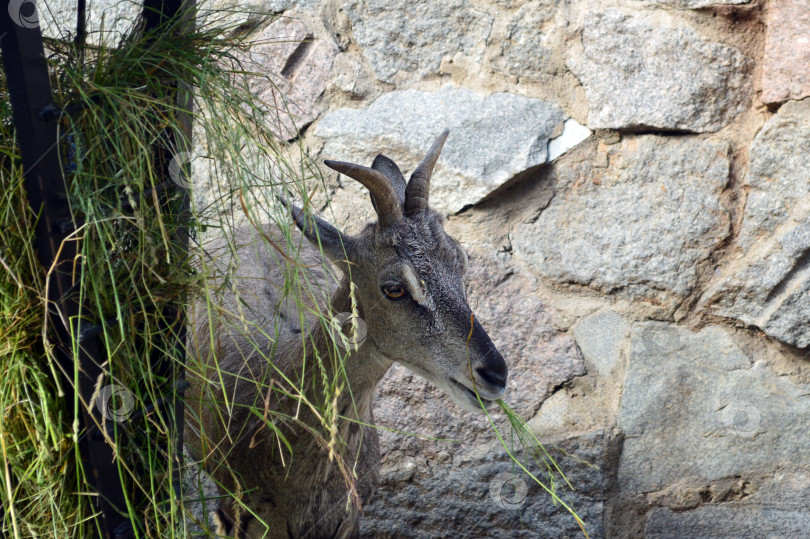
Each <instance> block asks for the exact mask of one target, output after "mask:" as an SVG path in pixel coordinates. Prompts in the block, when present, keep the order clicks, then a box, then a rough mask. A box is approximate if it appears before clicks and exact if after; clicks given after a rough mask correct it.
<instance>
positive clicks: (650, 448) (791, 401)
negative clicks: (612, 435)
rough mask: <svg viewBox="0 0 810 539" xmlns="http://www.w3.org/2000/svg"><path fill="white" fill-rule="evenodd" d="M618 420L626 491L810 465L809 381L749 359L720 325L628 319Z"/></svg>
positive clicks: (621, 475)
mask: <svg viewBox="0 0 810 539" xmlns="http://www.w3.org/2000/svg"><path fill="white" fill-rule="evenodd" d="M631 346H632V349H631V355H630V362H629V365H628V368H627V379H626V382H625V386H624V390H623V392H622V400H621V407H620V411H619V426H620V427H621V428H622V430H623V431H624V433H625V435H626V439H625V441H624V448H623V451H622V457H621V462H620V466H619V472H618V481H619V484H620V486H621V488H622V490H624V491H625V492H630V493H642V492H650V491H656V490H659V489H661V488H663V487H665V486H666V485H669V484H672V483H676V482H678V481H680V480H682V479H684V478H696V480H704V481H712V480H715V479H719V478H723V477H729V476H734V475H745V474H750V473H763V472H766V471H769V470H771V471H773V470H776V469H778V468H779V467H780V466H788V467H789V468H790V469H795V468H796V467H802V466H805V467H806V466H810V453H808V452H807V451H806V444H807V433H808V432H809V430H808V429H810V385H808V384H798V383H793V382H791V381H790V379H788V378H787V377H785V376H778V375H776V374H775V373H774V372H772V371H771V370H770V369H769V368H768V367H767V366H765V365H763V364H762V363H761V362H757V363H754V362H753V361H752V360H751V358H749V357H748V356H746V355H745V354H744V353H743V352H742V351H741V350H740V349H739V348H738V347H737V346H736V344H735V343H734V341H732V339H731V338H730V337H729V335H728V334H727V333H726V331H725V330H723V329H721V328H719V327H717V326H711V327H708V328H706V329H703V330H702V331H700V332H698V333H692V332H690V331H689V330H687V329H684V328H682V327H677V326H672V325H670V324H665V323H661V322H648V323H639V324H635V325H634V326H633V328H632V330H631Z"/></svg>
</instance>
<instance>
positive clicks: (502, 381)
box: [476, 365, 509, 387]
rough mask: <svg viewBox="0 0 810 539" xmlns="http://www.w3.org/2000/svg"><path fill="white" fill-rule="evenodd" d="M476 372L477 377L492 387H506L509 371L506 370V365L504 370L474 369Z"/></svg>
mask: <svg viewBox="0 0 810 539" xmlns="http://www.w3.org/2000/svg"><path fill="white" fill-rule="evenodd" d="M476 371H478V374H479V376H481V378H483V379H484V380H486V381H487V382H488V383H490V384H492V385H493V386H498V387H503V386H505V385H506V376H507V375H508V374H509V371H508V370H507V369H506V365H504V368H502V369H500V368H497V367H496V368H491V367H487V368H483V367H482V368H479V369H476Z"/></svg>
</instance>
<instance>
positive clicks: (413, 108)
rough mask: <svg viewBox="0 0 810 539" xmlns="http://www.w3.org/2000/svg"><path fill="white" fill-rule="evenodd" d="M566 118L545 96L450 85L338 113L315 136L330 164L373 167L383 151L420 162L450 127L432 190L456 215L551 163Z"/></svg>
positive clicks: (437, 204)
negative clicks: (551, 143)
mask: <svg viewBox="0 0 810 539" xmlns="http://www.w3.org/2000/svg"><path fill="white" fill-rule="evenodd" d="M563 120H565V117H564V116H563V114H562V111H561V110H560V108H559V107H557V106H556V105H554V104H552V103H548V102H546V101H542V100H540V99H528V98H525V97H521V96H517V95H513V94H507V93H496V94H492V95H489V96H486V97H485V96H482V95H479V94H476V93H475V92H472V91H470V90H467V89H463V88H453V87H452V86H449V85H448V86H445V87H444V88H442V89H441V90H438V91H435V92H422V91H418V90H401V91H396V92H390V93H387V94H384V95H383V96H382V97H380V98H378V99H376V100H375V101H374V102H373V103H372V104H371V105H370V106H369V107H368V108H367V109H339V110H336V111H334V112H331V113H329V114H327V115H326V116H325V117H324V118H323V119H322V120H321V121H320V122H318V124H317V125H316V126H315V135H316V136H317V137H320V138H322V139H324V140H325V145H324V149H323V152H322V155H324V156H329V158H330V159H340V160H345V161H352V162H355V163H371V161H372V160H373V159H374V156H375V155H376V154H377V153H379V152H382V151H384V152H385V153H386V154H387V155H388V156H389V157H391V158H392V159H394V161H397V162H401V163H417V162H418V161H419V159H421V158H422V156H423V155H424V153H425V152H426V151H427V149H428V148H429V147H430V144H431V142H432V141H433V138H434V137H435V136H436V135H438V134H439V133H440V132H441V131H442V129H444V128H448V129H450V137H449V138H448V139H447V142H446V143H445V146H444V150H443V151H442V154H441V157H440V158H439V162H438V164H437V167H436V172H435V173H434V176H433V180H432V181H431V193H430V194H431V202H432V204H431V205H432V206H433V207H434V208H435V209H438V210H441V211H445V212H448V213H450V212H456V211H458V210H460V209H462V208H464V207H465V206H467V205H470V204H474V203H476V202H478V201H479V200H480V199H481V198H482V197H484V196H485V195H487V194H489V193H491V192H492V191H494V190H495V189H496V188H497V187H499V186H500V185H502V184H503V183H505V182H506V181H508V180H509V179H511V178H513V177H514V176H515V175H516V174H518V173H520V172H523V171H525V170H526V169H529V168H532V167H536V166H538V165H541V164H543V163H545V162H546V160H547V159H548V142H549V139H551V138H552V135H553V133H554V129H555V127H557V126H558V125H559V124H561V123H562V122H563ZM405 172H406V174H407V171H405Z"/></svg>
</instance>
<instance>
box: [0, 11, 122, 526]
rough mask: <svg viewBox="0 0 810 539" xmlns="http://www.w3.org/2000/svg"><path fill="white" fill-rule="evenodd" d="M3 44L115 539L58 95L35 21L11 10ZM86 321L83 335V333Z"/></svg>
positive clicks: (61, 346)
mask: <svg viewBox="0 0 810 539" xmlns="http://www.w3.org/2000/svg"><path fill="white" fill-rule="evenodd" d="M33 7H34V2H26V3H23V4H22V6H21V9H23V10H31V9H32V8H33ZM0 36H2V38H0V49H1V50H2V55H3V67H4V69H5V73H6V81H7V84H8V91H9V97H10V100H11V108H12V113H13V117H14V127H15V130H16V135H17V142H18V144H19V148H20V154H21V157H22V163H23V173H24V177H25V188H26V191H27V193H28V200H29V203H30V204H31V207H32V208H33V210H34V212H35V213H38V214H39V215H40V218H39V219H38V220H37V223H36V229H35V234H36V245H37V250H38V254H39V261H40V263H41V264H42V268H43V271H45V272H49V277H48V279H49V287H48V291H49V293H48V298H47V300H48V306H49V309H48V313H47V317H48V323H49V325H50V327H51V328H52V329H53V332H54V333H55V336H56V340H57V346H56V348H55V353H56V355H57V360H58V361H59V364H60V365H61V366H62V369H63V370H64V372H65V373H66V374H68V376H70V377H72V376H73V373H74V372H76V371H74V369H77V372H78V387H76V388H75V390H76V391H78V394H79V397H80V399H79V402H80V404H79V407H80V409H79V410H76V411H75V412H76V415H77V416H78V417H79V420H80V422H81V425H80V426H81V428H82V429H84V431H85V433H86V435H85V436H83V437H82V438H81V440H80V442H79V444H80V452H81V455H82V460H83V465H84V468H85V472H86V475H87V477H88V480H89V482H90V486H91V488H92V489H93V490H94V491H95V492H96V493H97V494H98V496H95V497H94V498H95V504H96V509H97V510H98V511H99V512H100V517H99V520H98V530H99V532H100V533H101V535H102V536H104V537H115V535H114V530H115V529H116V528H117V527H118V526H119V525H120V524H122V523H123V522H125V521H127V519H126V517H125V515H126V511H125V509H126V507H125V504H124V495H123V492H122V490H121V489H122V487H121V481H120V479H119V476H118V468H117V466H116V463H115V458H114V454H113V450H112V448H111V447H110V446H109V445H108V444H107V443H106V441H105V439H104V436H103V435H101V433H100V431H99V430H98V429H97V428H96V425H100V424H101V423H102V418H101V417H100V414H99V412H98V410H96V407H95V406H94V403H93V402H91V397H92V395H93V392H94V386H95V383H96V381H97V380H98V378H99V377H100V376H101V375H102V370H101V368H100V365H101V364H102V363H103V362H104V358H102V356H101V349H100V347H99V343H98V341H97V337H96V336H95V334H94V333H93V332H87V331H85V330H86V329H87V328H86V326H87V325H88V323H87V319H88V317H87V312H86V311H83V309H82V306H81V305H80V304H79V302H78V298H77V296H76V293H75V292H76V290H75V288H74V285H75V284H76V283H75V282H74V280H73V275H78V274H80V272H76V273H73V271H72V270H73V269H74V268H73V264H74V263H78V262H77V259H76V254H77V243H76V240H75V239H74V238H72V237H71V233H72V232H73V218H72V216H71V213H70V207H69V205H68V197H67V189H66V186H65V178H64V175H63V171H62V168H61V165H60V162H59V154H58V152H59V145H58V141H57V121H56V119H55V118H54V117H53V115H52V114H43V111H46V110H47V109H48V107H49V105H51V103H52V95H51V86H50V80H49V78H48V65H47V62H46V60H45V52H44V48H43V45H42V35H41V33H40V30H39V25H38V23H37V18H36V13H35V12H33V11H31V12H23V13H13V12H10V10H9V5H8V4H7V3H6V4H5V5H4V6H3V7H2V9H0ZM82 320H84V322H83V324H84V326H85V327H84V328H80V327H79V324H80V323H81V321H82ZM66 323H67V324H68V325H66ZM70 325H73V327H72V328H71V327H69V326H70ZM71 330H73V331H71ZM80 333H82V334H85V335H87V338H84V339H80V342H79V343H76V344H78V346H77V347H76V348H77V349H78V358H76V359H77V361H78V365H74V363H73V360H74V357H73V352H72V350H73V348H74V343H73V342H72V337H71V335H77V334H80ZM69 381H70V382H71V383H72V382H73V380H72V379H70V380H69ZM69 402H71V403H72V402H73V399H72V398H71V399H70V400H69Z"/></svg>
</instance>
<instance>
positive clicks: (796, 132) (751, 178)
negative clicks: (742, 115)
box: [739, 100, 810, 249]
mask: <svg viewBox="0 0 810 539" xmlns="http://www.w3.org/2000/svg"><path fill="white" fill-rule="evenodd" d="M806 155H810V100H805V101H801V102H791V103H786V104H785V105H784V106H783V107H782V108H780V109H779V112H778V113H777V114H776V116H774V117H773V118H771V119H770V120H769V121H768V123H767V124H765V126H764V127H763V128H762V130H761V131H760V132H759V133H758V134H757V136H756V138H755V139H754V142H753V143H752V144H751V152H750V166H749V172H748V176H747V178H746V183H747V184H748V185H749V186H750V188H751V191H750V193H749V195H748V200H747V201H746V204H745V216H744V218H743V223H742V227H741V229H740V238H739V243H740V245H741V247H742V248H744V249H748V248H750V247H751V245H752V244H753V243H754V241H756V240H757V239H758V238H761V237H767V236H769V235H770V234H772V233H773V232H774V231H775V230H776V229H777V227H779V226H780V225H782V224H784V223H785V221H786V220H787V219H788V216H789V215H790V212H791V211H792V210H793V208H794V207H795V206H796V204H797V203H798V202H799V201H800V200H802V199H803V198H805V197H807V196H808V195H810V175H808V174H807V159H806V158H805V156H806Z"/></svg>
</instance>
